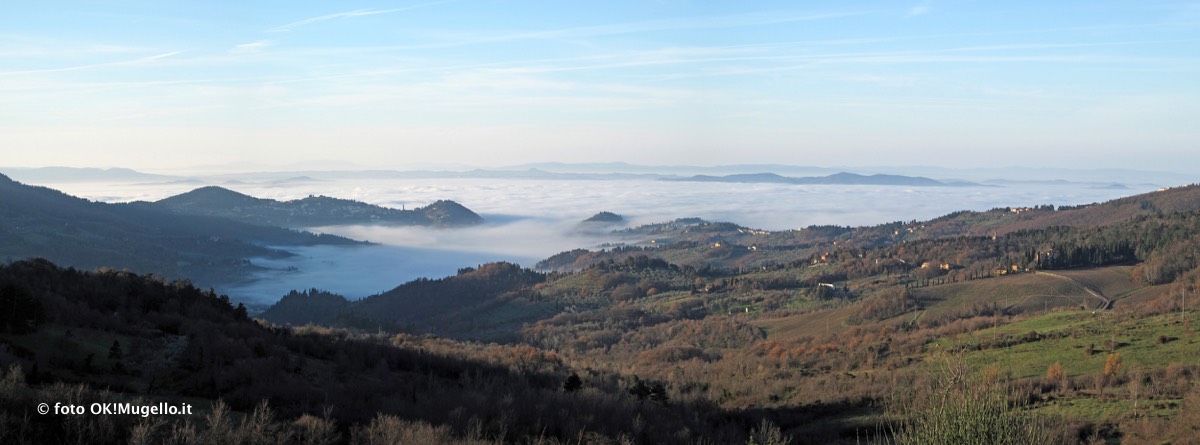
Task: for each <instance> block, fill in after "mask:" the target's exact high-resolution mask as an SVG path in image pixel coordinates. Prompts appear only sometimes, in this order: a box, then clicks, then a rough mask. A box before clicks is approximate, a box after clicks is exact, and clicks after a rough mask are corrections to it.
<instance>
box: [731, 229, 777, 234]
mask: <svg viewBox="0 0 1200 445" xmlns="http://www.w3.org/2000/svg"><path fill="white" fill-rule="evenodd" d="M737 231H738V233H741V234H744V235H770V234H771V232H768V231H766V230H754V229H744V228H743V229H737Z"/></svg>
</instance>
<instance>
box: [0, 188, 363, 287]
mask: <svg viewBox="0 0 1200 445" xmlns="http://www.w3.org/2000/svg"><path fill="white" fill-rule="evenodd" d="M317 244H341V245H351V244H358V242H357V241H353V240H350V239H347V238H342V237H337V236H331V235H316V234H312V233H308V232H299V231H295V230H290V229H285V228H279V227H266V226H260V225H253V224H246V223H243V222H237V221H232V220H229V219H225V218H217V217H213V216H199V215H180V214H176V213H173V212H170V211H167V210H165V209H164V208H163V207H162V206H158V205H155V204H151V203H145V202H139V203H129V204H106V203H99V202H92V201H88V200H86V199H81V198H77V197H74V196H70V195H67V194H64V193H62V192H59V191H57V190H53V189H49V188H45V187H36V186H29V185H24V184H21V183H19V182H16V181H13V180H11V179H10V178H8V177H7V176H4V175H0V257H6V258H10V259H18V258H28V257H42V258H46V259H49V260H51V261H54V262H56V263H58V264H61V265H63V266H70V267H76V268H80V269H95V268H100V267H109V268H114V269H122V268H128V269H131V270H133V271H136V272H153V273H155V274H159V275H160V276H166V277H170V278H189V279H191V280H193V281H195V282H197V283H198V284H203V285H206V286H213V285H216V284H219V283H230V282H234V281H238V280H242V279H246V278H248V277H249V276H250V274H251V273H252V272H254V271H256V270H258V268H256V267H255V266H253V264H252V263H250V262H249V261H248V259H249V258H256V257H286V256H289V255H290V254H289V253H288V252H285V251H281V250H278V249H272V248H267V247H263V246H264V245H270V246H303V245H317Z"/></svg>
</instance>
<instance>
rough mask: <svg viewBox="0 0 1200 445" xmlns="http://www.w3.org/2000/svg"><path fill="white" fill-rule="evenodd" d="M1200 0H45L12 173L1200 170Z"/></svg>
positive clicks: (6, 117)
mask: <svg viewBox="0 0 1200 445" xmlns="http://www.w3.org/2000/svg"><path fill="white" fill-rule="evenodd" d="M1197 79H1200V3H1195V2H1177V1H1161V2H1160V1H1146V2H1129V1H1119V2H1114V1H1056V2H1043V1H1038V2H1025V1H1005V2H972V1H961V2H946V1H908V2H768V1H754V2H689V1H673V0H663V1H634V2H621V1H609V2H574V1H569V2H568V1H560V2H524V1H430V2H421V1H417V2H226V1H208V2H186V3H184V2H164V1H107V2H94V1H76V2H72V1H48V2H17V3H14V4H9V5H5V7H4V13H3V14H0V104H3V105H0V147H3V149H2V150H3V152H4V154H3V159H0V165H7V166H45V165H69V166H97V167H109V166H128V167H134V168H140V169H146V170H156V169H157V170H164V169H174V168H184V167H192V166H214V165H215V166H225V167H228V168H237V169H245V168H267V169H281V168H294V167H306V168H312V167H327V168H347V167H355V166H358V167H370V168H408V167H412V166H427V165H431V164H432V165H437V164H446V163H462V164H473V165H480V166H501V165H511V164H517V163H525V162H539V161H562V162H609V161H624V162H632V163H640V164H692V165H715V164H735V163H786V164H798V165H817V166H872V165H939V166H948V167H978V166H994V165H1052V166H1060V167H1062V166H1072V167H1129V168H1140V169H1152V170H1154V169H1157V170H1171V171H1189V170H1195V168H1196V167H1197V166H1200V124H1197V122H1198V121H1200V80H1197Z"/></svg>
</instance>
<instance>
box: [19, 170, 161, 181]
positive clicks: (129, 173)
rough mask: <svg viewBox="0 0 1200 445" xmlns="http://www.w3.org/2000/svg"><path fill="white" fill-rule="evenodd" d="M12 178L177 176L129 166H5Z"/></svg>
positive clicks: (142, 178)
mask: <svg viewBox="0 0 1200 445" xmlns="http://www.w3.org/2000/svg"><path fill="white" fill-rule="evenodd" d="M4 172H5V174H7V175H8V176H9V177H10V178H12V179H14V180H17V181H21V182H24V183H40V182H135V181H173V180H179V179H182V178H180V177H177V176H166V175H156V174H151V173H143V172H139V171H136V170H131V169H128V168H76V167H39V168H5V169H4Z"/></svg>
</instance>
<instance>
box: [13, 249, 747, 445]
mask: <svg viewBox="0 0 1200 445" xmlns="http://www.w3.org/2000/svg"><path fill="white" fill-rule="evenodd" d="M13 303H20V304H19V307H21V308H22V309H21V310H20V311H16V312H9V311H6V312H4V313H3V314H2V315H3V317H0V320H2V321H4V323H2V324H0V443H88V444H102V445H107V444H128V443H131V442H132V443H228V444H249V443H262V444H266V443H271V444H293V443H295V444H303V443H321V444H330V443H348V444H353V445H359V444H362V445H366V444H378V443H387V444H398V443H405V444H409V443H412V444H439V443H440V444H468V445H493V444H501V443H540V444H546V445H560V444H561V445H565V444H568V443H570V444H575V443H578V441H577V440H578V438H579V437H588V438H590V439H589V440H591V441H592V443H597V442H598V441H600V440H606V439H611V438H617V437H626V438H627V439H628V440H637V441H638V442H639V443H661V444H687V443H692V442H691V440H690V439H691V438H692V436H701V437H714V438H726V439H729V440H732V441H734V442H745V441H746V432H747V428H746V427H744V426H743V425H750V424H754V423H755V422H757V420H758V417H757V416H756V415H753V414H747V413H738V412H722V411H720V410H715V409H713V408H711V407H708V406H704V405H703V404H693V403H688V402H677V403H670V404H668V403H666V400H665V399H656V400H657V401H652V400H646V397H645V396H640V397H639V396H638V395H636V394H633V393H629V392H627V391H626V390H625V389H624V379H623V378H622V376H621V375H618V374H613V373H607V372H601V371H592V370H585V369H575V368H572V367H570V366H568V365H566V364H564V363H563V362H562V361H561V360H560V359H559V358H557V357H555V356H554V355H553V354H549V353H546V352H544V351H541V350H537V349H535V348H532V347H529V346H502V345H495V344H491V345H484V344H478V343H474V344H471V343H458V342H453V341H447V340H439V339H432V338H423V337H420V336H411V335H368V334H358V333H353V332H349V331H335V330H329V329H320V328H304V329H296V330H285V329H278V328H273V327H268V326H263V325H261V324H259V323H257V322H255V321H254V320H251V319H249V318H248V317H247V316H246V310H245V308H244V307H241V306H236V307H235V306H232V305H230V303H229V299H228V297H226V296H223V295H216V294H213V293H212V292H211V291H209V292H204V291H200V290H199V289H196V288H195V287H194V286H192V285H190V284H189V283H186V282H165V281H162V280H161V279H158V278H154V277H146V276H138V275H135V274H131V273H126V272H112V271H106V272H79V271H76V270H71V269H62V268H59V267H56V266H55V265H53V264H51V263H49V262H46V261H43V260H35V261H18V262H15V263H11V264H4V265H0V304H3V305H4V306H5V307H14V305H13ZM572 375H573V376H575V382H577V383H576V384H574V385H572V386H570V388H571V390H569V391H567V390H564V389H563V388H564V382H565V381H567V380H569V377H570V376H572ZM651 383H652V382H651ZM658 386H659V387H661V384H658ZM43 402H50V405H54V404H55V403H62V404H82V405H84V406H87V405H90V404H91V403H98V402H103V403H109V402H128V403H132V404H134V405H138V406H140V405H154V406H157V405H158V404H160V403H166V404H169V405H171V406H173V407H183V406H190V409H191V410H192V412H191V414H190V415H164V416H149V420H147V419H146V418H144V417H142V416H138V415H78V416H74V415H71V416H68V415H63V414H55V413H49V414H44V413H38V412H37V411H36V407H37V405H38V404H39V403H43ZM85 409H86V408H85ZM648 424H649V425H654V426H655V427H654V428H647V427H646V426H647V425H648ZM681 432H687V434H681ZM534 441H536V442H534Z"/></svg>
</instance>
